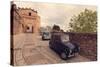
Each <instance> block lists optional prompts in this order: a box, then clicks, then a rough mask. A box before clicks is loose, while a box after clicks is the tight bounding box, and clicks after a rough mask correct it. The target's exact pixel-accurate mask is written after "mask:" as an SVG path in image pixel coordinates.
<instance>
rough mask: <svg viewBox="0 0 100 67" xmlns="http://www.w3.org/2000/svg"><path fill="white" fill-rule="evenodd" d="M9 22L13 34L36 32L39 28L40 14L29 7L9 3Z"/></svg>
mask: <svg viewBox="0 0 100 67" xmlns="http://www.w3.org/2000/svg"><path fill="white" fill-rule="evenodd" d="M11 24H12V31H13V34H19V33H38V32H39V29H40V16H38V13H37V11H35V10H33V9H31V8H17V6H16V4H13V3H12V4H11Z"/></svg>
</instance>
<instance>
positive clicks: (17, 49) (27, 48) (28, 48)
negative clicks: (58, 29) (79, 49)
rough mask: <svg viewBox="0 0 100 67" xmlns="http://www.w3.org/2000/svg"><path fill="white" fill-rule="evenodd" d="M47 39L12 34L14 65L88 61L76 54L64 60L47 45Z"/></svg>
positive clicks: (32, 35)
mask: <svg viewBox="0 0 100 67" xmlns="http://www.w3.org/2000/svg"><path fill="white" fill-rule="evenodd" d="M48 42H49V41H42V40H41V36H39V35H36V34H19V35H15V36H14V63H15V64H14V65H33V64H34V65H37V64H54V63H69V62H70V63H72V62H85V61H90V60H89V59H87V58H85V57H83V56H80V55H78V56H76V57H74V58H71V59H68V60H66V61H64V60H62V59H60V58H59V56H58V55H57V54H56V53H55V52H54V51H52V50H51V49H50V48H49V47H48Z"/></svg>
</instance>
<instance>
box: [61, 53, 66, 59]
mask: <svg viewBox="0 0 100 67" xmlns="http://www.w3.org/2000/svg"><path fill="white" fill-rule="evenodd" d="M60 57H61V58H62V59H63V60H66V59H67V55H66V53H64V52H63V53H61V55H60Z"/></svg>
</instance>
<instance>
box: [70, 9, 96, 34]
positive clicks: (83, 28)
mask: <svg viewBox="0 0 100 67" xmlns="http://www.w3.org/2000/svg"><path fill="white" fill-rule="evenodd" d="M69 25H70V28H71V29H70V31H72V32H82V33H89V32H90V33H93V32H97V12H96V11H92V10H88V9H85V10H84V11H83V12H80V13H79V14H78V15H77V16H73V17H72V18H71V22H70V24H69Z"/></svg>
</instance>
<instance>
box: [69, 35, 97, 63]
mask: <svg viewBox="0 0 100 67" xmlns="http://www.w3.org/2000/svg"><path fill="white" fill-rule="evenodd" d="M69 37H70V40H71V41H72V42H76V43H78V44H79V46H80V54H81V55H83V56H84V57H87V58H89V59H90V60H92V61H96V60H97V34H96V33H69Z"/></svg>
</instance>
